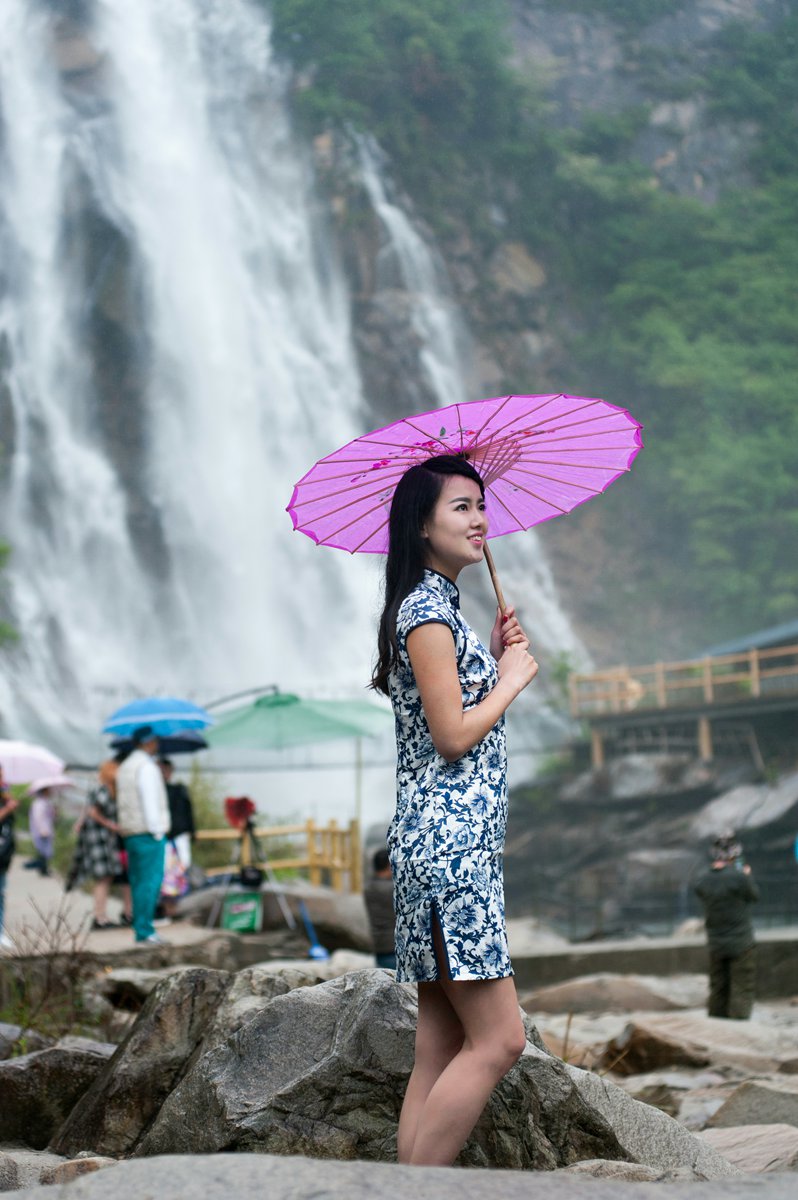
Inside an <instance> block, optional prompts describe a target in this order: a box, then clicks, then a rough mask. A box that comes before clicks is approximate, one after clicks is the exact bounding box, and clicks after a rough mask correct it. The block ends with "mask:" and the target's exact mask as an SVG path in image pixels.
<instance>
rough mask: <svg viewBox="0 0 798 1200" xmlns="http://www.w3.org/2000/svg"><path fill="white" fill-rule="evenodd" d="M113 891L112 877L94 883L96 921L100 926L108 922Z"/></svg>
mask: <svg viewBox="0 0 798 1200" xmlns="http://www.w3.org/2000/svg"><path fill="white" fill-rule="evenodd" d="M110 891H111V876H110V875H105V876H104V877H103V878H102V879H95V881H94V890H93V898H94V919H95V921H97V922H99V923H100V924H104V923H105V922H106V921H107V920H108V896H109V893H110Z"/></svg>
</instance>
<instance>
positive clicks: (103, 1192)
mask: <svg viewBox="0 0 798 1200" xmlns="http://www.w3.org/2000/svg"><path fill="white" fill-rule="evenodd" d="M646 1174H647V1173H646ZM680 1175H681V1173H680ZM794 1195H795V1176H794V1175H792V1174H786V1175H777V1174H773V1175H765V1176H760V1177H759V1178H755V1179H750V1178H741V1179H720V1180H717V1181H714V1182H708V1183H702V1184H701V1186H700V1188H699V1190H698V1191H696V1185H695V1184H694V1183H681V1182H680V1183H669V1182H662V1183H657V1185H656V1187H655V1188H654V1189H652V1187H651V1184H650V1183H648V1182H639V1183H638V1182H636V1181H635V1180H632V1179H627V1180H624V1181H620V1180H618V1179H617V1178H612V1177H609V1178H606V1177H602V1176H601V1175H599V1177H598V1178H587V1179H584V1178H579V1177H578V1176H577V1177H576V1178H575V1177H574V1176H573V1175H571V1174H567V1173H560V1172H559V1171H550V1172H547V1173H544V1174H540V1173H538V1172H529V1171H461V1170H456V1169H452V1168H447V1167H404V1166H397V1165H396V1164H394V1163H376V1162H362V1161H354V1162H319V1161H318V1160H314V1159H311V1158H298V1157H292V1158H283V1157H275V1156H273V1155H270V1154H226V1155H218V1154H214V1155H208V1156H205V1157H203V1156H198V1157H189V1156H185V1155H183V1156H178V1155H175V1156H170V1157H168V1158H149V1159H141V1158H134V1159H129V1160H128V1161H127V1162H121V1163H119V1164H118V1165H117V1166H115V1167H114V1168H113V1170H110V1171H98V1172H97V1173H96V1174H93V1175H87V1176H84V1177H83V1178H82V1179H77V1180H75V1182H74V1183H70V1184H66V1185H60V1186H59V1185H56V1186H54V1187H53V1186H50V1187H48V1188H46V1189H45V1188H36V1189H35V1190H34V1191H32V1192H28V1193H27V1194H26V1196H25V1200H142V1197H149V1196H157V1197H158V1200H186V1198H187V1197H195V1196H201V1197H202V1200H230V1197H231V1196H234V1197H242V1196H263V1197H265V1198H266V1200H338V1198H339V1197H346V1200H373V1197H375V1196H412V1197H413V1200H618V1198H619V1196H620V1197H622V1198H623V1200H696V1198H697V1197H700V1200H752V1197H754V1196H755V1197H756V1200H794Z"/></svg>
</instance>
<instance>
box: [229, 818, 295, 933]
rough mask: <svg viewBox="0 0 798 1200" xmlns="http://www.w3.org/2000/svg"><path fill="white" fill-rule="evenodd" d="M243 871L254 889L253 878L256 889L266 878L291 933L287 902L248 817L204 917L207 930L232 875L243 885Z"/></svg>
mask: <svg viewBox="0 0 798 1200" xmlns="http://www.w3.org/2000/svg"><path fill="white" fill-rule="evenodd" d="M247 872H250V873H251V875H250V878H251V879H252V886H253V887H254V886H256V884H255V879H257V886H258V887H260V883H261V880H262V878H263V876H264V875H265V877H266V879H267V880H268V881H269V884H270V885H271V888H272V894H273V896H274V898H275V900H276V901H277V904H278V906H279V908H280V912H281V913H282V914H283V917H284V918H285V923H286V925H287V926H288V928H289V929H291V930H294V929H296V927H297V924H296V917H295V916H294V914H293V913H292V912H291V909H290V908H289V905H288V901H287V900H286V898H285V893H284V892H283V890H282V888H281V887H280V885H279V883H278V881H277V878H276V876H275V874H274V871H273V870H272V868H271V866H270V865H269V860H268V859H267V857H266V854H265V853H264V850H263V847H262V846H261V844H260V842H259V841H258V838H257V836H256V834H255V822H254V820H253V818H252V816H247V818H246V821H245V822H244V824H243V825H242V826H241V836H240V837H239V839H238V841H237V842H236V844H235V845H234V847H233V856H232V858H231V860H230V871H229V872H228V873H227V874H226V875H225V876H224V881H225V882H224V889H223V890H222V892H221V894H220V895H219V896H217V898H216V900H215V902H214V905H213V907H212V909H211V911H210V914H209V916H208V921H207V927H208V928H212V927H213V926H215V924H216V921H217V919H218V917H219V913H220V912H221V909H222V905H223V904H224V901H225V898H226V896H227V894H228V892H229V891H230V885H231V884H232V882H233V880H234V878H235V877H236V875H238V877H239V879H240V880H241V882H242V883H245V882H246V873H247Z"/></svg>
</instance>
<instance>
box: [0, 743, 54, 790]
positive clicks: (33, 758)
mask: <svg viewBox="0 0 798 1200" xmlns="http://www.w3.org/2000/svg"><path fill="white" fill-rule="evenodd" d="M0 766H1V767H2V768H3V778H4V779H5V782H6V783H30V781H31V779H38V778H40V777H43V776H47V775H61V774H62V773H63V770H64V762H63V760H62V759H60V758H56V756H55V755H54V754H51V753H50V751H49V750H45V748H44V746H36V745H34V744H33V743H32V742H9V741H0Z"/></svg>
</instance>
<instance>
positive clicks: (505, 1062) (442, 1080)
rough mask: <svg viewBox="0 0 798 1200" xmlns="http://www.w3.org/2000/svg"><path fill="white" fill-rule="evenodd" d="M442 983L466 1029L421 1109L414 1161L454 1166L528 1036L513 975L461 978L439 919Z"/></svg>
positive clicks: (437, 941) (437, 940)
mask: <svg viewBox="0 0 798 1200" xmlns="http://www.w3.org/2000/svg"><path fill="white" fill-rule="evenodd" d="M432 940H433V945H434V947H435V955H436V958H437V960H438V967H439V972H438V973H439V983H438V985H437V986H438V987H439V988H440V989H441V991H442V992H443V994H444V996H445V997H446V999H447V1000H448V1002H449V1004H450V1006H451V1009H452V1011H453V1013H454V1014H455V1015H456V1017H457V1019H458V1021H459V1023H460V1026H461V1028H462V1030H463V1034H464V1036H463V1041H462V1045H461V1048H460V1050H459V1051H458V1052H457V1054H455V1055H454V1057H453V1058H451V1059H450V1061H449V1063H448V1065H447V1066H446V1067H445V1068H444V1069H443V1071H442V1072H441V1073H440V1074H439V1076H438V1078H437V1079H436V1080H435V1082H434V1083H433V1085H432V1087H431V1088H430V1089H429V1092H428V1094H427V1097H426V1100H425V1101H424V1104H423V1106H422V1107H421V1110H420V1112H419V1113H418V1116H417V1119H416V1122H415V1125H416V1133H415V1137H414V1139H413V1147H412V1150H411V1152H410V1158H409V1160H403V1161H409V1162H411V1163H417V1164H419V1165H420V1164H423V1165H426V1166H449V1165H450V1164H451V1163H453V1162H454V1160H455V1159H456V1158H457V1155H458V1154H459V1153H460V1151H461V1150H462V1148H463V1146H464V1145H465V1143H466V1141H467V1139H468V1135H469V1134H470V1133H471V1130H472V1129H473V1128H474V1126H475V1125H476V1123H477V1121H478V1120H479V1117H480V1114H481V1113H482V1110H483V1109H484V1107H485V1105H486V1104H487V1102H488V1098H489V1096H490V1094H491V1092H492V1091H493V1089H494V1088H495V1086H496V1084H497V1083H498V1082H499V1080H501V1079H503V1078H504V1076H505V1075H506V1074H507V1072H508V1071H509V1070H510V1068H511V1067H512V1066H513V1064H514V1063H515V1062H516V1061H517V1060H518V1058H519V1057H520V1055H521V1054H522V1052H523V1049H524V1046H525V1045H526V1034H525V1032H524V1026H523V1024H522V1022H521V1015H520V1013H519V1011H518V997H517V995H516V991H515V983H514V981H513V979H512V978H511V977H510V978H506V979H480V980H468V981H462V982H455V981H453V980H450V979H448V978H447V971H446V970H445V969H444V968H442V964H444V963H445V961H446V951H445V947H444V944H443V938H442V935H441V930H440V926H439V924H438V923H437V921H433V934H432Z"/></svg>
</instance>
